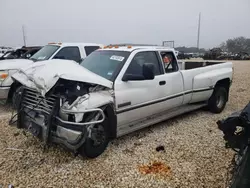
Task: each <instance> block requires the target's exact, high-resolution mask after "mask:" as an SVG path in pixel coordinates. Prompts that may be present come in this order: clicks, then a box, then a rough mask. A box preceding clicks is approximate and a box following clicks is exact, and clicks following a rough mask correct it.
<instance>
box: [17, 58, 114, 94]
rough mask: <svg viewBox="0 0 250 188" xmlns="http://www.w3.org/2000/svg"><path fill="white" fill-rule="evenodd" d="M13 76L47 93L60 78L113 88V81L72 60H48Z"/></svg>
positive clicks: (28, 85)
mask: <svg viewBox="0 0 250 188" xmlns="http://www.w3.org/2000/svg"><path fill="white" fill-rule="evenodd" d="M12 78H13V79H15V80H17V81H19V82H20V83H21V84H23V85H25V86H27V87H30V88H34V89H36V90H37V91H39V92H40V93H41V94H42V95H45V94H46V93H47V92H48V91H49V90H50V89H51V88H52V87H53V86H54V85H55V84H56V82H57V81H58V80H59V78H62V79H65V80H72V81H79V82H86V83H91V84H98V85H101V86H105V87H107V88H112V85H113V83H112V82H111V81H109V80H107V79H105V78H103V77H101V76H99V75H97V74H95V73H93V72H91V71H89V70H87V69H85V68H84V67H82V66H81V65H79V64H78V63H76V62H74V61H70V60H60V59H54V60H47V61H41V62H36V63H34V64H32V65H30V66H28V67H25V68H21V69H20V70H19V71H17V72H16V73H15V74H13V75H12Z"/></svg>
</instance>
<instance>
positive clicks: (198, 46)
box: [197, 13, 201, 49]
mask: <svg viewBox="0 0 250 188" xmlns="http://www.w3.org/2000/svg"><path fill="white" fill-rule="evenodd" d="M200 25H201V13H199V22H198V37H197V49H199V48H200Z"/></svg>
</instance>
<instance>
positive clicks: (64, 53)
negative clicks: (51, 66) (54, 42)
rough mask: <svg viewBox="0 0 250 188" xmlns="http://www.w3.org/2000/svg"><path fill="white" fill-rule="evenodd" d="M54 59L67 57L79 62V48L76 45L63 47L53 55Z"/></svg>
mask: <svg viewBox="0 0 250 188" xmlns="http://www.w3.org/2000/svg"><path fill="white" fill-rule="evenodd" d="M54 59H67V60H73V61H76V62H79V61H80V60H81V55H80V51H79V48H78V47H76V46H69V47H64V48H62V49H61V50H60V51H59V52H58V53H57V54H56V55H55V56H54Z"/></svg>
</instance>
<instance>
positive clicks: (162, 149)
mask: <svg viewBox="0 0 250 188" xmlns="http://www.w3.org/2000/svg"><path fill="white" fill-rule="evenodd" d="M155 150H156V151H158V152H159V151H165V148H164V146H158V147H156V149H155Z"/></svg>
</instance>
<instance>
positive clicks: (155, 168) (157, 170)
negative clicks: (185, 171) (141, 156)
mask: <svg viewBox="0 0 250 188" xmlns="http://www.w3.org/2000/svg"><path fill="white" fill-rule="evenodd" d="M139 171H140V173H142V174H159V175H163V176H169V175H170V174H171V168H170V166H168V165H166V164H165V163H163V162H160V161H153V162H151V163H150V164H148V165H141V166H139Z"/></svg>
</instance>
